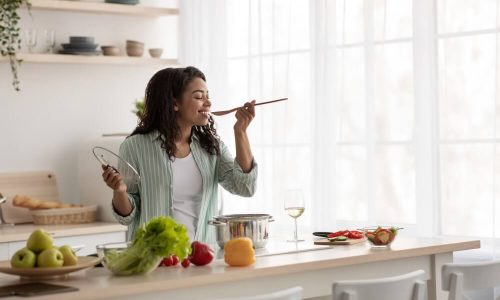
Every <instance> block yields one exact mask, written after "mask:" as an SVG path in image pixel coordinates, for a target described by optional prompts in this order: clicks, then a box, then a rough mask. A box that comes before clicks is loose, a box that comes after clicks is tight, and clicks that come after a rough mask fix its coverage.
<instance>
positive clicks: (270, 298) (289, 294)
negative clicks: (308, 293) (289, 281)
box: [219, 286, 304, 300]
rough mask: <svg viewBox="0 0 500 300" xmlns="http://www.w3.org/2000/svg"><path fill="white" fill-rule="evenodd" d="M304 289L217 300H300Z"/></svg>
mask: <svg viewBox="0 0 500 300" xmlns="http://www.w3.org/2000/svg"><path fill="white" fill-rule="evenodd" d="M303 293H304V289H303V288H302V287H301V286H296V287H292V288H289V289H286V290H281V291H277V292H272V293H269V294H261V295H255V296H250V297H240V298H235V297H231V298H224V299H219V300H302V294H303Z"/></svg>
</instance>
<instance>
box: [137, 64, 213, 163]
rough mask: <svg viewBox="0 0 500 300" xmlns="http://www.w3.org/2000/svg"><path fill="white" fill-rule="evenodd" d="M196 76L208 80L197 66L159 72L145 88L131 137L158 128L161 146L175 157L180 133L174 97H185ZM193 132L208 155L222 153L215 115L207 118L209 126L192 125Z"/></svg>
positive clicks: (171, 156) (178, 98)
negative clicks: (141, 105) (136, 122)
mask: <svg viewBox="0 0 500 300" xmlns="http://www.w3.org/2000/svg"><path fill="white" fill-rule="evenodd" d="M195 78H201V79H203V81H206V78H205V74H203V72H201V71H200V70H198V69H197V68H195V67H186V68H166V69H163V70H160V71H158V72H156V74H155V75H153V77H151V79H150V80H149V83H148V85H147V87H146V95H145V109H144V114H143V115H142V117H141V118H140V120H139V124H138V125H137V127H136V128H135V130H134V131H133V132H132V134H131V136H132V135H135V134H147V133H150V132H153V131H155V130H157V131H158V132H159V133H160V135H159V137H158V139H160V140H161V147H162V148H163V149H165V151H166V152H167V154H168V156H169V158H170V159H171V160H173V159H174V152H175V150H176V147H175V140H177V139H179V138H180V136H181V131H180V128H179V126H178V125H177V121H176V115H175V114H176V112H175V110H174V104H175V100H176V99H177V100H180V99H182V94H183V93H184V91H185V90H186V87H187V85H188V84H189V83H190V82H191V80H193V79H195ZM191 134H195V135H196V136H197V137H198V138H199V140H200V144H201V146H202V147H203V149H205V150H206V151H207V152H208V153H209V154H212V155H217V154H220V148H219V136H218V135H217V131H216V129H215V122H214V119H213V118H212V116H209V118H208V125H205V126H197V125H195V126H193V129H192V131H191Z"/></svg>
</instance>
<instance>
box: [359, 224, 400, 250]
mask: <svg viewBox="0 0 500 300" xmlns="http://www.w3.org/2000/svg"><path fill="white" fill-rule="evenodd" d="M401 229H403V228H401V227H395V226H371V227H364V228H363V234H364V235H365V237H366V239H367V240H368V241H369V242H370V244H371V245H372V247H388V246H390V245H391V243H392V242H393V241H394V239H395V238H396V236H397V235H398V231H399V230H401Z"/></svg>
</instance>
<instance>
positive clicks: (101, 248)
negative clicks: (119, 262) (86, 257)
mask: <svg viewBox="0 0 500 300" xmlns="http://www.w3.org/2000/svg"><path fill="white" fill-rule="evenodd" d="M129 245H130V242H129V243H107V244H100V245H97V246H96V250H97V256H98V257H99V258H100V259H101V260H102V261H101V262H102V264H103V265H104V266H105V267H108V266H107V261H106V257H107V256H108V255H109V254H110V253H111V255H113V254H115V253H121V252H123V251H125V249H127V248H128V246H129Z"/></svg>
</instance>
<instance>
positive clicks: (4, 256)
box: [0, 243, 10, 260]
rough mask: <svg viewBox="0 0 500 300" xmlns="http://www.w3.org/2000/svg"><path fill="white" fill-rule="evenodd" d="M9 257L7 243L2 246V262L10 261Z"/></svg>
mask: <svg viewBox="0 0 500 300" xmlns="http://www.w3.org/2000/svg"><path fill="white" fill-rule="evenodd" d="M9 257H10V256H9V245H8V244H7V243H4V244H0V260H8V259H9Z"/></svg>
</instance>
